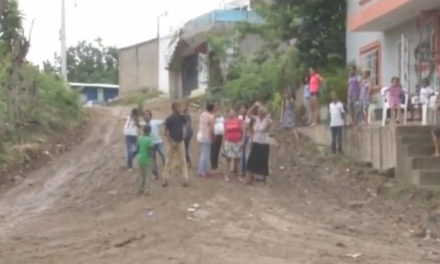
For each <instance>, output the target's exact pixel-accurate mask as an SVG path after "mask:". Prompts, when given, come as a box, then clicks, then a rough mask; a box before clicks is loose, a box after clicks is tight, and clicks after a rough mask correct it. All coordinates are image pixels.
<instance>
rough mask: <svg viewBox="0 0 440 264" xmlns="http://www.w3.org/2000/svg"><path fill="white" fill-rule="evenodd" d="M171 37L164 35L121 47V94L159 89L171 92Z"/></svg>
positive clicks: (166, 92) (163, 91) (162, 91)
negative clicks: (169, 57)
mask: <svg viewBox="0 0 440 264" xmlns="http://www.w3.org/2000/svg"><path fill="white" fill-rule="evenodd" d="M170 41H171V37H162V38H160V39H159V41H158V40H157V38H154V39H151V40H149V41H145V42H142V43H138V44H135V45H132V46H129V47H125V48H121V49H119V85H120V87H121V88H120V91H121V94H124V93H129V92H136V91H159V92H161V93H164V94H169V85H168V71H167V69H166V66H167V65H166V61H167V52H168V46H169V44H170Z"/></svg>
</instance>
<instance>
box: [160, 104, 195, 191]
mask: <svg viewBox="0 0 440 264" xmlns="http://www.w3.org/2000/svg"><path fill="white" fill-rule="evenodd" d="M171 108H172V111H173V113H172V114H171V116H169V117H168V118H167V120H166V121H165V135H166V137H167V140H168V143H169V148H170V149H169V151H168V153H167V159H166V165H165V173H164V181H163V184H162V185H163V186H164V187H166V186H168V178H169V176H170V175H171V172H172V168H173V166H174V167H176V166H175V165H177V167H178V171H180V172H182V173H183V178H184V182H183V187H187V186H188V185H189V177H188V167H187V164H186V157H185V144H184V142H183V139H184V138H183V137H184V132H183V131H184V128H185V122H186V120H185V117H184V116H183V115H182V109H181V108H182V107H181V105H180V104H179V103H173V104H172V106H171Z"/></svg>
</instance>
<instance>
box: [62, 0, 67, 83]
mask: <svg viewBox="0 0 440 264" xmlns="http://www.w3.org/2000/svg"><path fill="white" fill-rule="evenodd" d="M66 52H67V48H66V0H61V77H62V79H63V81H64V83H65V84H66V85H67V84H68V80H67V54H66Z"/></svg>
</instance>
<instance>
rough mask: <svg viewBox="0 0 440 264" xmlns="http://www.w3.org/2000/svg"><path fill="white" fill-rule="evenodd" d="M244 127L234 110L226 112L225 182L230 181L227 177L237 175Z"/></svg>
mask: <svg viewBox="0 0 440 264" xmlns="http://www.w3.org/2000/svg"><path fill="white" fill-rule="evenodd" d="M243 135H244V126H243V121H242V120H241V119H240V118H238V116H237V115H236V113H235V111H234V109H230V110H229V112H228V118H227V119H226V120H225V135H224V141H225V142H224V144H223V146H224V147H223V151H224V155H225V156H226V159H227V161H228V162H227V164H228V170H229V171H228V172H227V173H225V181H227V182H228V181H230V178H229V175H231V174H233V173H234V172H236V173H237V175H239V174H238V170H239V167H240V166H239V163H240V158H241V156H242V153H241V150H242V146H243Z"/></svg>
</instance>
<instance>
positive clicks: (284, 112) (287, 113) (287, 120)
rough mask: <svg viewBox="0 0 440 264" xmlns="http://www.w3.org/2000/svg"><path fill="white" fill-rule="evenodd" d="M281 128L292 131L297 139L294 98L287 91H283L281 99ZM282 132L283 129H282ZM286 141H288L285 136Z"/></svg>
mask: <svg viewBox="0 0 440 264" xmlns="http://www.w3.org/2000/svg"><path fill="white" fill-rule="evenodd" d="M280 129H281V130H287V131H289V132H290V131H293V134H294V136H295V138H296V139H299V136H298V132H297V131H296V129H295V105H294V99H293V97H292V96H291V94H290V92H289V91H287V90H286V91H284V94H283V100H282V101H281V127H280ZM282 132H284V131H282ZM287 141H290V140H289V138H287Z"/></svg>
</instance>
